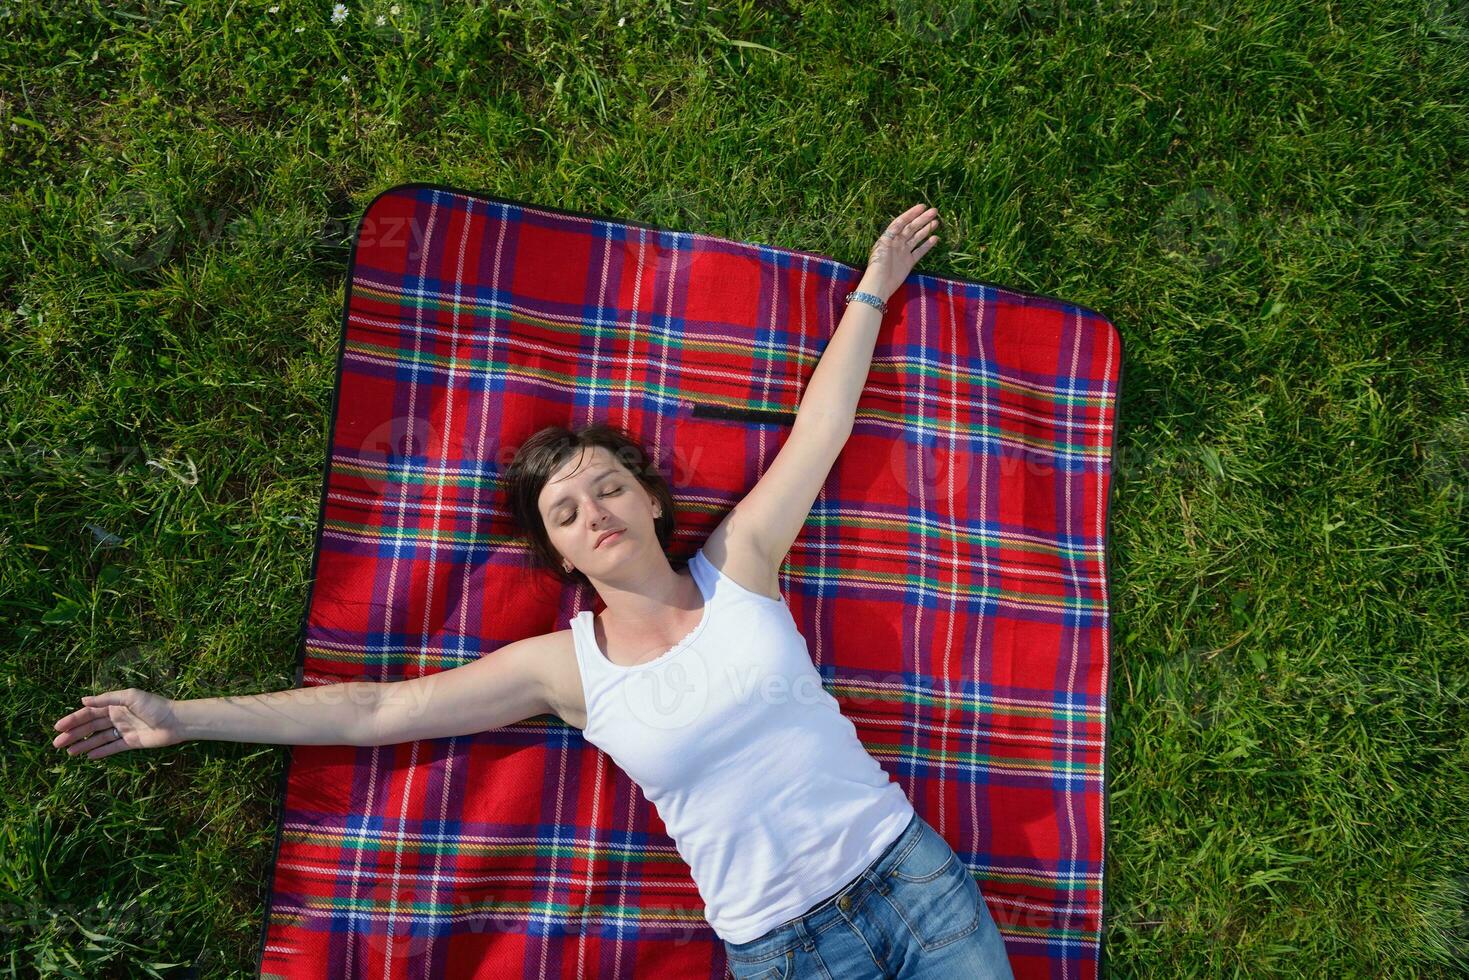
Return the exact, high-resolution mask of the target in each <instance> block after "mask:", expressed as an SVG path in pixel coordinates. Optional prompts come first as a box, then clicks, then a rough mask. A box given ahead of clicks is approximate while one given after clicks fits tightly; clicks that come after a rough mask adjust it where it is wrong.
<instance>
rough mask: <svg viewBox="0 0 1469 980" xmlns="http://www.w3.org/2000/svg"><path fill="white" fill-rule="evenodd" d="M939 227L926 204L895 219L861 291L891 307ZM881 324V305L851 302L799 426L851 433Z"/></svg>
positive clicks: (811, 385)
mask: <svg viewBox="0 0 1469 980" xmlns="http://www.w3.org/2000/svg"><path fill="white" fill-rule="evenodd" d="M938 224H939V213H938V209H937V208H927V209H925V208H924V206H923V205H922V204H915V205H913V206H912V207H911V208H909V209H908V210H907V211H904V212H903V213H902V214H900V215H898V216H897V217H896V218H894V219H893V220H892V222H891V223H890V224H889V225H888V227H887V230H886V231H884V232H883V233H882V235H881V236H880V237H879V238H878V239H877V243H876V244H874V245H873V246H872V252H871V254H870V255H869V256H868V259H867V269H866V270H865V271H864V272H863V273H862V279H861V281H860V282H859V283H858V285H857V289H856V291H857V292H861V293H868V294H871V295H874V296H876V297H877V298H878V299H879V300H881V301H882V302H884V303H886V302H887V301H888V299H890V298H891V297H892V295H893V293H895V292H897V290H898V287H899V286H901V285H902V284H903V280H905V279H907V278H908V275H909V273H911V272H912V271H913V266H915V265H917V264H918V260H919V259H921V258H923V256H925V255H927V254H928V251H929V249H931V248H933V246H934V244H935V243H936V242H937V241H938V240H939V239H938V236H937V235H929V232H931V231H933V230H934V229H935V228H937V227H938ZM881 323H882V314H881V313H879V312H878V309H877V307H875V306H869V305H868V304H867V303H864V302H861V301H860V300H857V299H855V298H854V299H853V300H852V302H850V303H848V304H847V309H846V311H845V312H844V313H843V314H842V319H841V322H840V323H838V324H837V329H836V333H834V334H833V335H832V338H831V340H830V341H829V342H828V343H827V345H826V350H825V351H823V352H822V354H821V360H820V361H818V362H817V364H816V370H815V371H813V372H812V374H811V380H810V382H808V383H807V385H806V390H805V392H803V393H802V395H801V406H800V408H799V409H797V411H796V418H797V420H798V422H799V420H800V419H801V418H802V417H805V418H806V419H808V420H810V419H813V418H815V419H819V420H820V421H821V423H822V424H823V425H824V426H825V427H827V428H829V429H833V430H836V431H841V430H843V429H848V430H850V427H851V425H852V422H853V421H854V420H855V419H856V416H857V402H858V400H859V399H860V398H861V397H862V389H863V388H864V387H865V386H866V385H867V370H868V368H869V367H871V365H872V351H873V348H874V347H875V346H876V345H877V329H878V327H879V325H881ZM843 441H846V440H845V438H843Z"/></svg>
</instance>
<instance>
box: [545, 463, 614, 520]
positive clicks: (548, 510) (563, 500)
mask: <svg viewBox="0 0 1469 980" xmlns="http://www.w3.org/2000/svg"><path fill="white" fill-rule="evenodd" d="M616 472H617V468H616V467H611V466H609V467H608V468H607V469H605V470H603V471H602V472H600V473H598V474H597V475H596V476H594V477H592V478H591V479H590V480H588V481H587V482H588V483H596V482H597V481H598V480H600V479H602V477H604V476H606V475H607V474H609V473H616ZM570 499H571V496H570V495H569V494H568V495H567V496H565V497H562V498H561V499H560V500H556V501H553V502H552V503H551V506H550V507H547V508H546V513H548V514H549V513H551V511H553V510H555V509H556V508H557V507H560V506H561V505H562V504H564V503H566V502H567V501H569V500H570Z"/></svg>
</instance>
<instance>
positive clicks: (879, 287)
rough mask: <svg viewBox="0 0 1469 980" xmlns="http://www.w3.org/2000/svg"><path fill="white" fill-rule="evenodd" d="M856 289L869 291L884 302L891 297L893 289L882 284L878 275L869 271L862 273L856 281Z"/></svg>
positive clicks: (863, 291) (860, 291) (862, 291)
mask: <svg viewBox="0 0 1469 980" xmlns="http://www.w3.org/2000/svg"><path fill="white" fill-rule="evenodd" d="M856 291H857V292H859V293H871V294H872V295H874V296H876V297H877V298H878V299H880V300H882V301H883V302H884V303H886V302H887V301H888V300H889V299H891V298H892V295H893V291H892V290H891V289H888V288H887V287H886V286H884V285H883V284H882V283H881V281H879V279H878V277H877V276H875V275H873V274H872V273H870V272H866V273H863V274H862V278H861V279H860V280H859V281H858V283H857V286H856Z"/></svg>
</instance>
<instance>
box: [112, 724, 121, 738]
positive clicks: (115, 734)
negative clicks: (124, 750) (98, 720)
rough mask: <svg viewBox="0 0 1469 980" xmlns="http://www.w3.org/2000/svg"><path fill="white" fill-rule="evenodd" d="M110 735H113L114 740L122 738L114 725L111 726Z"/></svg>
mask: <svg viewBox="0 0 1469 980" xmlns="http://www.w3.org/2000/svg"><path fill="white" fill-rule="evenodd" d="M112 735H113V737H114V738H122V732H120V731H118V730H117V726H116V725H113V726H112Z"/></svg>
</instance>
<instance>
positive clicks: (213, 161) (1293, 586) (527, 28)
mask: <svg viewBox="0 0 1469 980" xmlns="http://www.w3.org/2000/svg"><path fill="white" fill-rule="evenodd" d="M398 3H399V4H400V15H399V18H398V21H397V22H398V23H399V27H401V30H392V29H384V30H381V31H380V30H377V29H375V25H373V24H372V23H371V22H370V21H364V19H363V18H362V13H363V11H364V10H368V11H370V12H377V11H378V10H381V11H382V12H384V13H385V14H386V11H387V6H388V4H387V3H386V2H384V3H369V4H363V3H360V2H354V3H351V4H349V5H348V6H349V8H350V10H351V15H352V16H351V17H350V18H349V19H348V21H347V22H346V23H343V24H340V25H333V24H332V23H331V21H330V10H331V4H330V3H323V2H310V3H305V2H293V0H280V10H279V12H278V13H276V14H273V15H272V14H269V13H268V12H267V7H268V6H270V4H269V3H266V2H232V3H223V2H217V3H197V4H196V3H190V4H188V5H187V6H184V5H181V4H178V3H163V2H142V0H111V2H105V3H104V2H102V0H97V2H95V3H93V2H87V3H81V2H76V0H69V2H68V0H56V2H49V3H44V4H42V3H36V2H31V0H10V2H9V3H8V4H7V5H6V7H5V8H4V10H3V12H0V25H4V26H3V30H0V96H3V100H4V102H3V105H0V192H3V193H0V297H3V300H0V325H3V336H4V346H3V349H4V365H3V373H0V392H3V394H0V433H3V437H4V443H3V446H0V450H3V467H0V473H3V485H0V629H3V634H0V635H3V638H4V643H3V647H0V663H3V664H4V672H5V680H6V694H7V696H6V698H5V699H4V709H3V710H4V713H5V725H6V732H7V744H6V752H5V754H4V757H3V760H4V761H3V767H4V780H5V781H4V788H5V800H4V804H3V806H4V815H3V823H0V828H3V837H0V888H3V892H0V931H3V936H4V939H3V947H0V949H3V953H0V965H3V968H7V969H9V970H10V971H12V972H14V973H16V974H17V975H29V974H34V973H38V972H39V973H50V974H59V975H67V976H75V977H99V976H133V975H153V976H178V975H182V971H181V970H180V969H179V968H177V967H172V968H171V967H169V966H167V964H179V963H195V964H197V966H198V968H199V971H200V975H204V976H226V975H244V976H249V975H253V970H254V966H255V955H256V951H257V941H258V937H259V929H260V923H261V917H262V915H263V912H264V905H265V899H266V889H267V885H268V872H269V866H270V859H271V847H272V844H273V834H274V826H273V824H272V823H271V808H272V805H273V802H274V797H275V792H276V786H277V780H278V778H279V774H280V770H281V766H282V765H283V764H284V757H285V750H284V749H283V748H279V747H274V746H259V745H241V744H234V743H220V742H202V743H189V744H186V745H183V746H178V747H175V748H172V749H167V750H163V751H160V752H155V753H139V752H132V753H127V754H124V755H122V756H118V757H116V758H113V759H108V760H104V761H101V762H89V761H86V760H83V759H78V758H73V757H67V756H66V755H65V754H64V753H62V752H60V751H58V750H56V749H54V748H52V747H51V745H50V737H51V734H52V732H51V725H52V723H53V722H54V721H55V719H57V718H58V717H60V716H61V715H62V714H65V713H67V712H69V711H71V710H73V709H74V708H75V707H76V706H77V705H78V704H79V701H78V699H79V697H80V696H81V695H82V694H85V693H92V692H100V691H104V690H110V689H112V688H115V687H122V686H137V687H144V688H146V689H149V690H153V691H156V692H159V693H163V694H166V695H168V696H171V697H177V698H190V697H214V696H219V695H222V694H227V693H236V694H240V693H255V692H259V691H268V690H281V689H284V688H287V687H290V686H291V685H292V683H293V680H294V666H295V650H294V646H293V644H294V639H295V634H296V630H297V628H298V626H299V624H300V617H301V614H302V611H303V606H304V602H305V597H306V576H307V574H308V571H309V567H310V561H311V546H312V541H313V528H312V526H313V523H314V521H315V515H316V506H317V499H318V495H319V493H320V489H321V488H320V478H321V464H322V458H323V453H324V450H325V438H326V431H325V430H326V425H327V412H328V406H329V404H330V398H331V388H332V383H333V368H334V363H335V354H336V349H335V344H336V338H337V329H338V328H337V323H338V316H339V312H340V309H341V305H342V301H343V286H344V272H345V262H346V257H347V248H346V245H345V239H346V235H347V234H348V233H350V230H351V228H352V223H353V222H354V221H355V218H356V217H357V216H358V215H359V214H360V213H361V211H362V208H363V207H364V206H365V205H366V203H367V202H368V201H369V200H370V199H371V198H372V197H373V196H374V195H375V194H376V193H378V192H379V191H380V190H382V189H384V188H386V187H388V186H391V185H393V184H396V183H401V182H405V181H428V182H435V183H444V184H449V185H453V186H457V187H461V188H465V189H472V190H481V191H485V192H488V193H493V194H496V195H500V196H504V197H511V198H519V199H523V200H527V201H535V202H542V203H545V204H549V205H554V206H559V207H565V208H572V209H577V210H585V211H591V212H596V213H600V214H605V215H608V216H614V217H624V218H631V219H634V220H642V221H648V222H652V223H656V224H661V225H667V226H675V227H680V228H685V229H689V230H699V231H705V232H708V233H712V234H716V235H722V236H725V237H729V238H733V239H739V240H747V241H760V242H766V243H770V244H774V245H780V246H787V247H792V248H798V249H804V250H810V251H817V252H823V253H826V254H829V255H832V256H834V257H836V258H839V259H842V260H844V261H849V262H854V263H855V262H860V261H862V260H863V259H864V257H865V255H866V252H867V248H868V246H869V245H870V244H871V241H872V239H873V238H874V237H875V235H876V233H877V232H878V231H879V230H881V228H882V227H883V225H884V224H885V223H886V221H887V220H888V219H889V218H891V217H892V216H893V215H894V214H897V213H898V212H899V211H901V210H902V209H903V208H905V207H906V206H907V205H908V204H910V203H912V202H914V201H919V200H922V201H927V202H929V203H932V204H935V205H936V206H938V207H939V208H940V210H941V211H942V213H943V215H944V217H945V219H946V222H947V224H946V228H945V230H944V231H942V232H941V237H942V238H943V241H942V242H941V243H940V245H939V247H938V248H936V249H935V250H934V251H933V252H932V253H931V254H930V255H929V256H928V257H926V258H925V259H924V261H923V263H922V264H921V265H920V269H921V270H923V271H930V272H936V273H944V274H953V275H958V276H965V277H972V278H979V279H984V280H987V281H990V282H996V283H1000V284H1003V285H1007V286H1012V287H1016V288H1021V289H1028V290H1033V291H1038V292H1044V293H1049V294H1053V295H1058V296H1062V297H1065V298H1066V299H1069V300H1073V301H1075V302H1078V303H1082V304H1085V305H1087V306H1090V307H1093V308H1095V309H1098V310H1100V311H1102V312H1103V313H1105V314H1106V315H1107V316H1109V317H1110V318H1111V319H1112V320H1113V321H1114V322H1115V323H1116V324H1117V326H1118V327H1119V329H1120V330H1121V332H1122V334H1123V336H1124V338H1125V342H1126V348H1127V363H1126V376H1125V391H1124V392H1123V398H1122V419H1123V429H1122V432H1121V435H1120V442H1119V446H1118V454H1117V470H1116V474H1115V478H1116V497H1115V503H1114V510H1113V514H1112V548H1113V551H1112V560H1113V571H1114V578H1113V600H1114V613H1115V638H1116V641H1117V645H1116V649H1115V651H1114V657H1115V660H1114V665H1115V670H1114V675H1113V686H1112V693H1113V698H1114V728H1113V730H1112V743H1111V744H1112V749H1111V755H1110V764H1111V785H1112V797H1111V827H1110V848H1109V862H1110V885H1111V890H1110V892H1109V895H1108V909H1109V921H1108V929H1107V942H1108V950H1109V952H1108V957H1109V962H1110V965H1111V967H1112V972H1113V974H1115V975H1117V976H1140V977H1174V976H1219V977H1225V976H1231V977H1232V976H1260V975H1282V976H1294V975H1310V976H1331V977H1337V976H1365V975H1373V976H1388V977H1398V976H1404V977H1406V976H1450V975H1456V974H1459V973H1461V972H1462V971H1464V970H1466V969H1469V807H1466V805H1465V801H1466V799H1469V751H1466V747H1469V742H1466V737H1465V729H1466V723H1469V713H1466V711H1465V701H1466V698H1469V688H1466V671H1465V668H1466V652H1465V651H1466V646H1469V643H1466V640H1469V617H1466V613H1469V604H1466V601H1465V591H1466V578H1465V574H1464V561H1465V557H1466V547H1465V545H1466V541H1465V538H1466V520H1465V516H1466V515H1465V511H1466V500H1469V460H1466V452H1469V370H1466V368H1469V357H1466V351H1469V339H1466V331H1465V314H1464V300H1465V295H1464V294H1465V291H1466V286H1469V276H1466V262H1465V249H1464V246H1465V239H1466V235H1465V232H1466V229H1469V216H1466V214H1465V206H1466V205H1465V201H1466V194H1465V191H1466V186H1465V184H1466V180H1465V169H1464V167H1463V161H1464V159H1465V158H1466V156H1469V152H1466V151H1469V146H1466V114H1465V101H1466V100H1465V92H1466V88H1465V81H1466V74H1469V57H1466V41H1469V8H1466V7H1465V6H1464V5H1463V4H1462V3H1459V2H1457V0H1403V2H1395V3H1378V4H1370V5H1348V6H1345V7H1344V6H1342V5H1338V4H1329V5H1316V4H1284V3H1274V2H1270V0H1240V2H1234V3H1225V2H1224V0H1196V2H1190V0H1182V2H1176V3H1175V2H1162V0H1147V2H1143V3H1131V4H1128V3H1125V2H1122V3H1118V4H1115V5H1114V4H1111V3H1107V4H1095V5H1092V4H1081V3H1069V4H1068V3H1063V2H1061V0H1048V2H1038V3H1034V4H1022V3H1020V2H1018V0H994V2H991V3H968V4H966V3H964V2H963V0H957V3H958V5H957V6H955V7H954V8H953V9H952V10H951V12H950V13H949V14H948V15H947V16H942V15H941V16H940V17H939V21H940V23H939V24H937V25H936V26H935V27H934V28H932V29H927V28H920V27H917V26H915V22H914V20H913V18H912V14H913V13H915V12H921V11H923V10H925V9H935V10H936V9H939V7H938V5H937V4H933V3H923V2H921V0H888V2H887V3H886V4H882V5H878V6H864V7H862V8H848V7H846V6H845V5H836V4H829V5H824V6H816V5H813V4H806V3H799V2H797V0H765V2H742V3H737V4H735V3H729V4H724V3H720V4H713V5H710V4H705V3H702V2H694V3H690V4H683V3H680V2H679V0H672V2H671V3H670V2H669V0H663V2H660V3H657V4H647V3H642V4H636V5H634V4H628V3H617V4H615V5H613V4H608V5H602V4H598V3H593V2H591V0H588V2H586V3H579V4H565V3H564V4H562V5H560V6H559V7H553V6H552V5H550V4H549V3H544V2H535V0H525V2H515V3H511V4H509V5H492V4H489V3H465V4H448V3H446V4H444V5H439V4H437V3H430V2H424V0H398ZM620 17H625V18H626V20H625V23H624V25H623V26H621V27H619V26H618V19H619V18H620ZM393 24H394V21H391V20H390V21H389V23H388V24H387V25H385V26H386V28H392V27H393ZM415 25H416V28H415ZM297 27H300V28H303V30H301V31H299V32H298V31H296V30H295V28H297ZM343 76H345V80H343ZM109 221H111V222H113V223H112V224H108V223H107V222H109Z"/></svg>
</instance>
